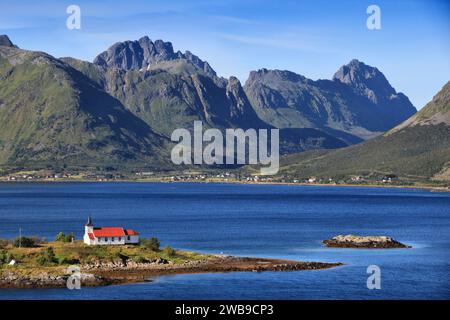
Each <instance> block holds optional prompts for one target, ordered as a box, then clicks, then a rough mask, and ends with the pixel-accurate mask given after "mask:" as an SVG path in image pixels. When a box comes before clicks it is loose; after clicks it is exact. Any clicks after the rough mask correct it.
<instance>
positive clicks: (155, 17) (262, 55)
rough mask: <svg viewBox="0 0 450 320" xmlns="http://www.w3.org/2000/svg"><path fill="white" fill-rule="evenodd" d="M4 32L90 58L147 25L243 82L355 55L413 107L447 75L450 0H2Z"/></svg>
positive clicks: (26, 43) (25, 42) (30, 44)
mask: <svg viewBox="0 0 450 320" xmlns="http://www.w3.org/2000/svg"><path fill="white" fill-rule="evenodd" d="M70 4H76V5H79V6H80V8H81V29H80V30H68V29H67V28H66V19H67V17H68V14H66V8H67V6H68V5H70ZM371 4H376V5H378V6H379V7H380V8H381V26H382V28H381V30H368V29H367V27H366V19H367V17H368V15H367V14H366V9H367V7H368V6H369V5H371ZM0 34H7V35H9V36H10V38H11V40H12V41H13V42H14V43H15V44H17V45H18V46H19V47H21V48H24V49H30V50H39V51H45V52H48V53H50V54H52V55H54V56H56V57H62V56H72V57H75V58H79V59H84V60H88V61H92V60H93V59H94V57H95V56H96V55H97V54H98V53H100V52H101V51H103V50H105V49H106V48H107V47H109V46H110V45H111V44H113V43H114V42H117V41H123V40H134V39H138V38H140V37H141V36H143V35H148V36H149V37H150V39H152V40H156V39H163V40H165V41H171V42H172V43H173V46H174V48H175V50H181V51H183V52H184V51H185V50H190V51H191V52H193V53H195V54H197V55H198V56H199V57H201V58H202V59H203V60H207V61H208V62H209V63H210V64H211V66H212V67H213V68H214V69H215V70H216V71H217V73H218V74H219V75H221V76H224V77H229V76H231V75H235V76H237V77H238V78H239V79H240V80H241V81H242V82H245V80H246V79H247V77H248V74H249V72H250V71H251V70H256V69H260V68H269V69H275V68H276V69H286V70H291V71H294V72H297V73H299V74H302V75H304V76H306V77H308V78H312V79H330V78H331V77H332V75H333V74H334V72H335V71H336V70H337V69H338V68H339V67H340V66H341V65H343V64H346V63H348V62H349V61H350V60H351V59H353V58H357V59H359V60H361V61H363V62H365V63H367V64H369V65H372V66H376V67H377V68H379V69H380V70H381V71H382V72H383V73H384V74H385V75H386V77H387V78H388V80H389V81H390V83H391V84H392V85H393V86H394V88H395V89H396V90H397V91H401V92H404V93H405V94H406V95H407V96H408V97H409V98H410V99H411V101H412V103H413V104H414V105H415V106H416V107H417V108H421V107H422V106H423V105H424V104H425V103H426V102H428V101H429V100H430V99H431V98H432V97H433V95H434V94H435V93H436V92H437V91H438V90H439V89H440V88H441V87H442V86H443V85H444V84H445V83H446V82H447V81H448V80H450V40H449V39H450V4H449V2H448V1H445V0H442V1H438V0H436V1H432V0H428V1H427V0H404V1H400V0H398V1H396V0H388V1H379V0H373V1H365V0H343V1H329V0H315V1H288V0H276V1H264V0H239V1H238V0H198V1H195V0H191V1H186V0H180V1H170V0H165V1H152V0H150V1H137V0H127V1H113V0H110V1H98V0H97V1H95V2H94V1H81V0H72V1H61V0H53V1H44V0H41V1H31V0H21V1H15V2H13V1H10V3H7V1H4V0H1V2H0Z"/></svg>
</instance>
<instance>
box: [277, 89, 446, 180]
mask: <svg viewBox="0 0 450 320" xmlns="http://www.w3.org/2000/svg"><path fill="white" fill-rule="evenodd" d="M281 171H282V172H284V173H290V174H294V175H301V176H303V177H308V176H321V177H334V178H339V177H342V176H349V175H382V174H395V175H397V176H400V177H401V178H402V179H405V180H412V181H417V180H421V181H424V180H430V179H431V180H439V181H447V182H450V82H448V83H447V84H446V85H445V86H444V87H443V88H442V90H441V91H440V92H439V93H438V94H436V95H435V96H434V98H433V100H432V101H430V102H429V103H428V104H427V105H426V106H425V107H423V108H422V109H421V110H420V112H418V113H417V114H415V115H414V116H412V117H411V118H409V119H408V120H406V121H405V122H404V123H402V124H400V125H399V126H397V127H395V128H394V129H392V130H391V131H389V132H388V133H386V134H385V135H383V136H380V137H377V138H375V139H372V140H369V141H365V142H363V143H361V144H358V145H354V146H350V147H346V148H342V149H339V150H333V151H317V152H316V151H314V152H306V153H303V154H296V155H290V156H288V157H286V158H285V159H284V160H283V161H282V169H281Z"/></svg>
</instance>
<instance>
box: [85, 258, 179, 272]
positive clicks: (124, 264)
mask: <svg viewBox="0 0 450 320" xmlns="http://www.w3.org/2000/svg"><path fill="white" fill-rule="evenodd" d="M170 264H172V262H171V261H167V260H166V259H163V258H157V259H154V260H148V261H144V262H137V261H133V260H132V259H128V260H117V261H111V262H104V261H94V262H91V263H89V264H84V265H82V266H81V267H82V268H83V269H84V270H96V269H97V270H110V269H111V270H114V269H115V270H129V269H146V268H151V267H155V266H161V265H170Z"/></svg>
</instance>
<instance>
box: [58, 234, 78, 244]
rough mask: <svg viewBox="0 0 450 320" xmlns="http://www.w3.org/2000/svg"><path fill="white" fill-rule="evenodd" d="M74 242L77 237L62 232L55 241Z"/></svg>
mask: <svg viewBox="0 0 450 320" xmlns="http://www.w3.org/2000/svg"><path fill="white" fill-rule="evenodd" d="M72 240H75V235H74V234H73V233H70V234H68V235H65V234H64V232H60V233H58V234H57V235H56V237H55V241H60V242H72Z"/></svg>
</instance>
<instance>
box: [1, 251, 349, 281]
mask: <svg viewBox="0 0 450 320" xmlns="http://www.w3.org/2000/svg"><path fill="white" fill-rule="evenodd" d="M341 265H342V263H322V262H299V261H290V260H279V259H259V258H244V257H233V256H217V257H215V258H214V259H209V260H205V261H189V262H185V263H181V264H174V263H171V262H170V261H165V260H164V259H160V260H159V261H152V262H149V263H136V262H133V261H129V262H122V263H121V262H110V263H109V262H108V263H94V264H89V265H81V266H80V272H81V275H80V281H81V286H82V287H83V286H86V287H88V286H105V285H111V284H124V283H133V282H145V281H151V279H152V278H153V277H157V276H162V275H169V274H172V275H173V274H189V273H222V272H264V271H277V272H286V271H301V270H318V269H328V268H333V267H337V266H341ZM68 278H69V274H60V275H52V274H51V273H50V272H40V273H37V274H33V275H31V274H21V273H18V272H15V271H14V270H5V271H3V273H2V274H1V276H0V288H63V287H66V286H67V279H68Z"/></svg>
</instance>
